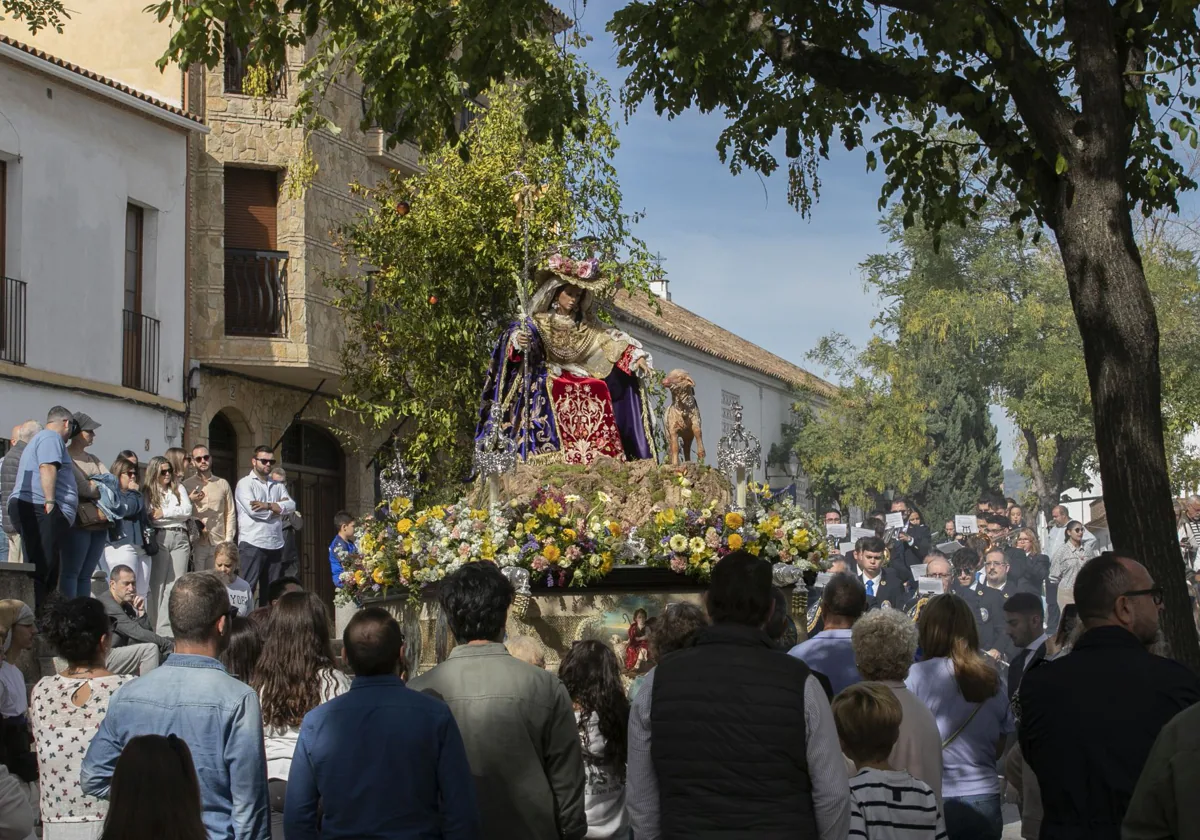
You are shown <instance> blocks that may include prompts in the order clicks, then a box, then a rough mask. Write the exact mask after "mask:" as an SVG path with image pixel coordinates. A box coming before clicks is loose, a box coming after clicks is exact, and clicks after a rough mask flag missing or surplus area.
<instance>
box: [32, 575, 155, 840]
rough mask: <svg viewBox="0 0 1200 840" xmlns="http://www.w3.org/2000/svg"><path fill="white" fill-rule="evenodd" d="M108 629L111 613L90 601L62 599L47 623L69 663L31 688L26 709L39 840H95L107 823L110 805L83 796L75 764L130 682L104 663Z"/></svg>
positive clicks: (49, 635) (48, 633)
mask: <svg viewBox="0 0 1200 840" xmlns="http://www.w3.org/2000/svg"><path fill="white" fill-rule="evenodd" d="M110 634H111V630H110V626H109V622H108V616H107V615H105V613H104V607H103V606H101V604H100V602H99V601H97V600H95V599H94V598H75V599H73V600H70V601H64V602H62V603H60V604H59V605H58V606H56V607H55V608H54V609H53V610H52V611H51V613H50V616H49V620H48V622H47V626H46V636H47V638H48V639H49V641H50V644H51V645H52V646H53V647H54V649H55V650H56V651H57V652H58V655H59V656H61V657H62V658H63V659H66V660H67V667H66V669H65V670H64V671H63V672H62V673H61V674H56V675H54V676H52V677H45V678H44V679H42V680H41V681H39V682H38V684H37V685H36V686H34V689H33V697H32V699H31V701H30V708H29V711H30V718H31V721H32V724H33V737H34V741H35V742H36V745H37V757H38V767H39V770H40V778H41V809H42V837H43V840H76V838H79V840H95V838H97V837H99V836H100V834H101V831H102V830H103V828H104V815H105V813H106V812H107V810H108V803H107V802H106V801H104V800H103V799H95V798H93V797H90V796H84V794H83V791H82V790H80V788H79V767H80V765H81V764H82V763H83V757H84V755H85V754H86V753H87V750H88V746H89V745H90V744H91V742H92V736H94V735H95V734H96V730H97V729H98V728H99V727H100V722H101V721H102V720H104V715H105V714H106V713H107V711H108V701H109V700H110V699H111V698H112V696H113V694H114V693H115V692H116V690H117V689H118V688H120V687H121V686H122V685H123V684H124V683H125V682H127V681H128V680H131V679H133V677H129V676H118V675H116V674H113V673H110V672H109V671H108V670H107V669H106V668H105V667H104V660H105V657H106V656H107V654H108V648H109V645H110V643H111V635H110Z"/></svg>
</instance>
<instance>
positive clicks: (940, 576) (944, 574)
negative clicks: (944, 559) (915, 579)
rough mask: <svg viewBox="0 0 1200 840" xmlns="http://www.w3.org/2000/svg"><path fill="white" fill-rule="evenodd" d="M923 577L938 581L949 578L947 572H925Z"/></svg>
mask: <svg viewBox="0 0 1200 840" xmlns="http://www.w3.org/2000/svg"><path fill="white" fill-rule="evenodd" d="M925 577H931V578H937V579H938V580H946V579H947V578H948V577H950V573H949V572H926V573H925Z"/></svg>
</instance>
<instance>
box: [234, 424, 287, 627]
mask: <svg viewBox="0 0 1200 840" xmlns="http://www.w3.org/2000/svg"><path fill="white" fill-rule="evenodd" d="M273 466H275V453H274V451H273V450H272V449H271V447H269V446H259V447H257V448H256V449H255V450H254V457H253V458H251V459H250V474H249V475H247V476H244V477H243V478H242V479H241V480H240V481H239V482H238V484H237V492H236V493H235V494H234V502H235V504H236V505H237V532H238V554H239V556H240V557H241V560H242V577H243V578H244V579H245V581H246V583H248V584H250V590H251V591H253V590H254V587H255V586H258V605H259V606H260V607H265V606H266V605H267V604H268V603H269V599H268V598H267V589H268V587H269V586H270V585H271V583H272V582H274V581H275V580H278V579H279V578H281V577H283V576H284V575H283V520H284V517H285V516H287V515H288V514H290V513H292V512H294V511H295V510H296V503H295V502H293V501H292V499H291V497H290V496H288V492H287V487H286V486H285V485H283V484H282V483H280V482H276V481H271V467H273ZM259 584H261V585H259Z"/></svg>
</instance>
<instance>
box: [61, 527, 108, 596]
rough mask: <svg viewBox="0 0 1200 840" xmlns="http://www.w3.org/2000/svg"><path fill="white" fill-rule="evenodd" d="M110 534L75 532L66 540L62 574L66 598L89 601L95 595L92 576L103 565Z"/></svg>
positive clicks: (99, 531) (79, 529)
mask: <svg viewBox="0 0 1200 840" xmlns="http://www.w3.org/2000/svg"><path fill="white" fill-rule="evenodd" d="M107 543H108V532H107V531H106V530H105V529H103V528H101V529H100V530H98V531H84V530H83V529H82V528H72V529H71V530H70V531H68V532H67V536H66V539H65V540H63V548H62V568H61V569H60V570H59V573H58V591H59V592H61V593H62V596H63V597H64V598H88V597H90V596H91V594H92V572H94V571H96V567H97V566H98V565H100V557H101V555H102V554H104V546H105V545H106V544H107Z"/></svg>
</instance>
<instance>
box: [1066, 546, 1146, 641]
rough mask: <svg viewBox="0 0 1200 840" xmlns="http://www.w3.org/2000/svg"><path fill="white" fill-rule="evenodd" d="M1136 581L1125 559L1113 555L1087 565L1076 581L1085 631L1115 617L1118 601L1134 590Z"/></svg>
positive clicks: (1084, 565)
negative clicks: (1124, 594)
mask: <svg viewBox="0 0 1200 840" xmlns="http://www.w3.org/2000/svg"><path fill="white" fill-rule="evenodd" d="M1131 583H1132V578H1131V576H1130V574H1129V570H1128V569H1127V568H1126V567H1125V565H1124V563H1122V562H1121V558H1120V557H1119V556H1118V555H1117V554H1115V553H1114V552H1111V551H1106V552H1104V553H1103V554H1101V555H1100V556H1099V557H1093V558H1092V559H1091V560H1089V561H1087V562H1086V563H1084V564H1083V568H1082V569H1080V570H1079V575H1078V576H1077V577H1076V578H1075V606H1076V607H1078V609H1079V619H1080V621H1082V622H1083V626H1084V627H1091V626H1092V625H1093V624H1096V623H1098V622H1103V621H1105V620H1107V619H1109V618H1111V617H1112V614H1113V611H1114V610H1115V609H1116V606H1117V598H1119V597H1120V596H1121V594H1122V593H1123V592H1127V591H1129V589H1130V584H1131Z"/></svg>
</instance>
